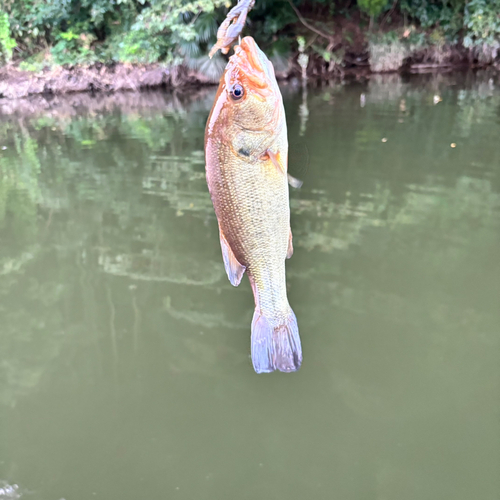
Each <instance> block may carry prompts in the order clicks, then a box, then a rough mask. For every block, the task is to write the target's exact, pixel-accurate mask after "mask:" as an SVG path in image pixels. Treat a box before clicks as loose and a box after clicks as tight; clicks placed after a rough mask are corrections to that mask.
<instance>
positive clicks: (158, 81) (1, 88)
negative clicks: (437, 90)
mask: <svg viewBox="0 0 500 500" xmlns="http://www.w3.org/2000/svg"><path fill="white" fill-rule="evenodd" d="M488 67H490V68H493V69H494V70H495V71H500V67H499V66H498V65H496V66H495V65H493V64H492V65H477V64H467V63H465V62H464V61H463V60H462V61H458V62H455V63H450V62H443V63H441V64H437V63H415V64H413V65H412V64H408V65H406V66H404V67H402V68H400V69H399V70H397V71H378V72H377V71H373V70H372V69H371V68H370V66H368V65H363V66H352V67H348V68H343V69H342V72H341V73H340V74H335V75H332V74H321V73H318V72H316V71H315V70H314V68H312V70H311V71H308V80H309V81H315V82H317V81H319V82H321V81H332V80H338V81H342V80H351V79H355V80H359V79H369V78H370V77H371V76H373V75H379V74H402V75H404V74H418V73H448V72H451V71H464V70H478V69H484V68H488ZM289 68H290V69H289V70H288V71H287V72H281V73H277V78H278V80H281V81H283V80H288V79H291V78H299V72H298V71H297V68H296V67H294V65H293V63H290V64H289ZM214 85H218V82H213V81H210V80H208V79H207V78H205V77H203V75H200V74H199V73H196V72H192V71H189V70H188V69H186V68H184V67H182V66H178V67H175V68H173V69H172V68H168V67H166V66H162V65H161V64H158V63H155V64H148V65H132V64H120V63H118V64H113V65H105V64H102V63H96V64H94V65H92V66H78V65H76V66H72V67H62V66H58V67H55V68H54V69H45V70H42V71H40V72H30V71H23V70H21V69H19V68H18V67H16V66H5V67H3V68H0V102H2V101H3V102H5V101H6V100H12V99H23V98H28V97H32V96H51V95H54V96H55V95H63V94H75V93H81V92H90V93H114V92H120V91H129V92H130V91H132V92H138V91H141V90H147V89H155V88H164V89H167V90H169V89H170V90H176V89H179V88H186V87H188V88H189V87H197V88H200V87H210V86H214Z"/></svg>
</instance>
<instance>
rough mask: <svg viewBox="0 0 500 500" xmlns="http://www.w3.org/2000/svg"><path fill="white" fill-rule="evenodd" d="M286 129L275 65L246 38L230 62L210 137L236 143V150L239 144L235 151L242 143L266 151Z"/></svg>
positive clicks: (209, 131)
mask: <svg viewBox="0 0 500 500" xmlns="http://www.w3.org/2000/svg"><path fill="white" fill-rule="evenodd" d="M283 126H284V127H286V123H285V117H284V110H283V101H282V97H281V92H280V90H279V87H278V83H277V81H276V76H275V74H274V68H273V65H272V63H271V61H269V59H268V58H267V57H266V55H265V54H264V52H262V50H260V48H259V47H258V46H257V44H256V43H255V40H254V39H253V38H252V37H249V36H247V37H245V38H243V40H241V43H240V44H239V45H237V46H236V47H235V48H234V55H232V56H231V57H230V58H229V62H228V64H227V67H226V70H225V72H224V75H223V76H222V79H221V82H220V85H219V90H218V94H217V97H216V100H215V104H214V108H213V109H212V113H211V116H210V118H209V122H208V126H207V134H208V135H212V134H213V133H215V134H217V135H219V136H221V137H222V138H223V140H224V139H225V140H226V141H230V142H232V143H234V144H233V147H236V144H238V148H236V149H240V148H239V144H240V143H241V142H242V141H243V142H250V143H253V144H254V145H255V148H256V149H257V148H258V149H261V150H265V149H266V147H269V146H270V144H272V142H273V141H274V139H275V137H276V136H277V134H278V133H279V132H280V131H281V130H282V128H283ZM267 143H269V144H267ZM252 149H253V148H252ZM261 152H262V151H261Z"/></svg>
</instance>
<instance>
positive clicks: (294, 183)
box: [288, 174, 304, 189]
mask: <svg viewBox="0 0 500 500" xmlns="http://www.w3.org/2000/svg"><path fill="white" fill-rule="evenodd" d="M288 184H290V186H292V187H293V188H295V189H299V188H300V187H302V184H304V183H303V182H302V181H301V180H299V179H296V178H295V177H292V176H291V175H290V174H288Z"/></svg>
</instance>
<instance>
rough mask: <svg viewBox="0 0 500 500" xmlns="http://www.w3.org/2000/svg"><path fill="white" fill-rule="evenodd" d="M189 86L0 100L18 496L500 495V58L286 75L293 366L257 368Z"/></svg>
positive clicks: (6, 364) (359, 499)
mask: <svg viewBox="0 0 500 500" xmlns="http://www.w3.org/2000/svg"><path fill="white" fill-rule="evenodd" d="M192 94H193V95H191V96H190V95H183V96H171V95H168V94H164V93H150V94H149V93H146V94H123V95H116V96H96V97H92V96H89V95H75V96H70V97H67V98H57V99H53V100H50V101H45V100H43V99H42V100H39V101H36V102H31V101H20V102H17V103H15V102H12V101H0V115H1V116H0V147H6V148H7V149H1V150H0V353H1V356H0V488H1V487H2V486H6V485H10V486H11V487H12V486H13V485H18V489H17V490H16V492H15V493H12V492H11V493H8V492H6V490H5V488H4V492H3V493H2V489H0V498H1V499H4V498H9V499H10V498H18V497H19V496H21V497H22V498H26V499H30V500H39V499H41V500H60V499H62V498H64V499H65V500H88V499H104V500H128V499H134V500H136V499H151V500H156V499H186V500H188V499H189V500H192V499H200V500H215V499H217V500H225V499H227V500H235V499H238V500H240V499H241V500H246V499H249V500H250V499H252V500H254V499H260V500H282V499H283V500H284V499H289V500H299V499H300V500H305V499H339V500H351V499H352V500H364V499H367V500H368V499H377V500H433V499H436V500H448V499H450V500H451V499H453V500H461V499H463V500H471V499H474V500H498V499H499V498H500V474H499V471H500V421H499V414H500V396H499V394H500V366H499V355H500V311H499V304H500V79H499V78H498V76H497V75H487V74H483V75H478V76H477V77H473V76H471V75H442V76H439V77H433V78H432V77H427V76H422V77H419V78H413V79H410V80H409V81H402V80H401V79H399V77H388V78H385V79H383V78H378V77H374V78H373V79H372V80H371V81H370V82H369V83H366V82H358V83H351V84H346V85H343V86H341V85H333V86H323V87H322V88H316V89H314V88H310V89H309V92H308V95H307V100H306V101H305V100H303V98H304V96H303V95H302V92H301V91H300V89H299V88H298V87H297V86H296V85H294V84H289V85H287V86H285V87H284V88H283V94H284V98H285V107H286V111H287V116H288V126H289V140H290V143H291V147H290V171H291V173H292V174H293V175H295V176H296V177H299V178H300V179H302V180H303V181H304V185H303V187H302V188H301V189H300V190H293V191H292V192H291V207H292V230H293V233H294V246H295V254H294V256H293V258H292V259H291V260H289V261H288V262H287V276H288V286H289V299H290V303H291V304H292V306H293V308H294V310H295V312H296V314H297V318H298V321H299V327H300V332H301V337H302V345H303V351H304V362H303V365H302V368H301V370H300V371H299V372H298V373H296V374H273V375H260V376H258V375H256V374H255V373H254V372H253V369H252V365H251V361H250V357H249V353H250V322H251V317H252V313H253V300H252V295H251V290H250V287H249V285H248V281H247V280H246V279H245V280H244V282H243V283H242V285H241V286H240V287H239V288H233V287H232V286H231V285H230V284H229V282H228V280H227V278H226V276H225V272H224V268H223V264H222V258H221V254H220V247H219V241H218V231H217V222H216V219H215V218H214V214H213V210H212V207H211V203H210V199H209V197H208V193H207V188H206V184H205V179H204V159H203V132H204V125H205V121H206V118H207V115H208V111H209V108H210V106H211V104H212V100H213V96H214V90H213V89H209V90H206V91H203V92H201V93H197V92H194V91H193V92H192ZM304 104H307V112H308V113H306V112H305V106H304ZM452 143H454V144H455V145H456V147H454V148H453V147H451V144H452ZM2 495H3V496H2Z"/></svg>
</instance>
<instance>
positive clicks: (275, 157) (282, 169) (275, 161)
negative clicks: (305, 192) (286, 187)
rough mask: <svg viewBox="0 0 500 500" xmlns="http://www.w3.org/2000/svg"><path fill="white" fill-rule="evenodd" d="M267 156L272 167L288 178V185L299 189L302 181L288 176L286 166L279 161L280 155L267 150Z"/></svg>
mask: <svg viewBox="0 0 500 500" xmlns="http://www.w3.org/2000/svg"><path fill="white" fill-rule="evenodd" d="M267 155H268V156H269V158H270V160H271V161H272V162H273V165H274V166H275V167H276V168H277V169H278V170H279V171H280V172H283V173H284V174H286V175H287V177H288V184H290V186H292V187H293V188H296V189H298V188H300V187H301V186H302V184H303V182H302V181H300V180H299V179H296V178H295V177H292V176H291V175H290V174H288V173H287V166H286V165H285V164H284V163H283V162H282V161H281V156H280V154H279V153H278V154H276V153H273V152H272V151H271V150H269V149H268V150H267Z"/></svg>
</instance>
